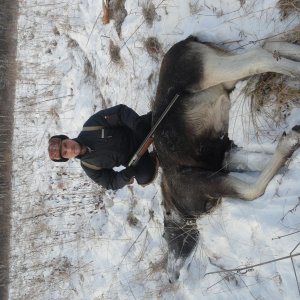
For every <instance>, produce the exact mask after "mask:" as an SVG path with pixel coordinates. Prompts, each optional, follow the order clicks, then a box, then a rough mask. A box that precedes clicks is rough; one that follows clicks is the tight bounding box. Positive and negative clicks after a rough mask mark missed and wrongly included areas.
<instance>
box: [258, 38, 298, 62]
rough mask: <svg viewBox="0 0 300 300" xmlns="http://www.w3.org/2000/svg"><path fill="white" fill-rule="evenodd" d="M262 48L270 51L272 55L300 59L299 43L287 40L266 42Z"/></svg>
mask: <svg viewBox="0 0 300 300" xmlns="http://www.w3.org/2000/svg"><path fill="white" fill-rule="evenodd" d="M263 48H264V49H266V50H267V51H269V52H271V53H272V54H273V56H274V57H276V58H277V59H281V57H285V58H289V59H292V60H295V61H300V47H299V45H295V44H291V43H287V42H275V41H274V42H272V41H270V42H266V43H265V44H264V46H263Z"/></svg>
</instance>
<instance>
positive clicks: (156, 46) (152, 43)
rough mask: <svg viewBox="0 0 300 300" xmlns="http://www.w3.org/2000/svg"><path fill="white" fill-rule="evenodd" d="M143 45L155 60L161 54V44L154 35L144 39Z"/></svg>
mask: <svg viewBox="0 0 300 300" xmlns="http://www.w3.org/2000/svg"><path fill="white" fill-rule="evenodd" d="M144 47H145V49H146V50H147V52H148V54H149V55H150V56H151V57H152V58H153V59H155V60H158V59H159V57H160V56H162V55H163V50H162V46H161V44H160V43H159V41H158V39H157V38H156V37H149V38H147V39H146V40H145V41H144Z"/></svg>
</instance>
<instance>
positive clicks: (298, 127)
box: [292, 125, 300, 133]
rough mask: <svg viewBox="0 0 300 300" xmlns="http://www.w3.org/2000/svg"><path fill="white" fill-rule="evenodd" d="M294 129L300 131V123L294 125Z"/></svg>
mask: <svg viewBox="0 0 300 300" xmlns="http://www.w3.org/2000/svg"><path fill="white" fill-rule="evenodd" d="M292 130H294V131H296V132H298V133H300V125H296V126H294V127H293V128H292Z"/></svg>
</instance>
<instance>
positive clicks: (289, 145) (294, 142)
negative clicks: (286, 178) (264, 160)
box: [222, 125, 300, 200]
mask: <svg viewBox="0 0 300 300" xmlns="http://www.w3.org/2000/svg"><path fill="white" fill-rule="evenodd" d="M299 143H300V126H299V125H298V126H295V127H294V128H293V129H292V131H291V132H290V133H288V134H287V135H286V134H285V133H284V134H283V135H282V137H281V139H280V141H279V144H278V146H277V148H276V151H275V153H274V155H273V157H272V159H271V161H270V162H269V163H268V165H267V167H266V168H265V169H264V170H263V172H262V173H261V175H260V176H259V178H258V179H257V181H256V182H255V183H254V184H248V183H246V182H244V181H242V180H239V179H237V178H234V177H233V176H230V175H229V176H227V177H226V178H225V179H223V180H222V185H226V184H227V185H228V186H230V188H231V190H230V191H229V190H228V192H229V193H228V195H224V196H229V197H239V198H241V199H243V200H254V199H256V198H257V197H259V196H261V195H262V194H263V193H264V192H265V189H266V187H267V185H268V183H269V182H270V181H271V179H272V178H273V177H274V176H275V175H276V173H277V172H278V170H279V169H280V168H281V167H282V166H283V165H284V163H285V162H286V161H287V159H288V158H289V157H291V155H292V154H293V152H294V151H295V150H296V149H297V148H298V147H299ZM225 194H226V193H225Z"/></svg>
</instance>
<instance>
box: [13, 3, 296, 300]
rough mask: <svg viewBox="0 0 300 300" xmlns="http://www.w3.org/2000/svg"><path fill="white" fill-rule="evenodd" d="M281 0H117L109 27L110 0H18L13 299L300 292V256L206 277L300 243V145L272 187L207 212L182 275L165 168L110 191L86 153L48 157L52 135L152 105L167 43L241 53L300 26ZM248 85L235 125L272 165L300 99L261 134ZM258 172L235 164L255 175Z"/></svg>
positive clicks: (243, 140)
mask: <svg viewBox="0 0 300 300" xmlns="http://www.w3.org/2000/svg"><path fill="white" fill-rule="evenodd" d="M124 2H125V4H124V7H123V8H122V5H120V3H121V4H122V3H124ZM276 2H277V1H276V0H247V1H243V0H239V1H238V0H218V1H215V0H188V1H184V0H181V1H180V0H177V1H175V0H152V1H151V0H150V1H146V0H144V1H142V0H138V1H136V0H126V1H120V0H115V1H114V2H112V6H114V9H115V10H116V11H117V12H118V13H115V15H116V16H115V19H116V21H114V20H111V22H110V23H109V24H107V25H103V24H102V22H101V12H102V1H100V0H73V1H70V0H64V1H58V0H55V1H54V0H52V1H50V0H20V17H19V26H18V42H19V46H18V63H19V80H18V83H17V99H16V105H15V134H14V145H13V151H14V167H13V169H14V175H13V191H14V196H13V220H12V242H11V243H12V251H11V274H10V275H11V285H10V299H18V300H19V299H51V300H54V299H84V300H85V299H86V300H92V299H93V300H96V299H244V300H246V299H273V300H277V299H278V300H281V299H297V298H299V297H300V295H299V291H298V287H297V280H296V276H295V275H296V274H297V276H298V277H300V258H299V257H295V258H294V259H293V261H294V266H295V272H294V270H293V265H292V262H291V259H285V260H281V261H277V262H273V263H269V264H266V265H263V266H259V267H255V268H253V269H251V270H249V271H248V272H241V273H235V274H234V273H231V274H228V273H226V274H225V273H220V274H211V275H209V274H208V275H206V276H205V274H206V273H208V272H213V271H219V270H222V268H225V269H232V268H237V267H239V266H247V265H253V264H259V263H262V262H265V261H270V260H274V259H277V258H280V257H284V256H287V255H289V254H290V253H291V252H292V251H293V250H294V252H293V253H300V247H299V248H296V249H294V248H295V247H296V246H297V245H298V242H299V235H300V232H298V231H299V230H300V224H299V208H298V206H299V204H300V185H299V178H300V153H299V151H298V152H296V153H295V155H294V156H293V158H292V159H291V161H290V163H289V165H288V168H285V169H284V170H283V171H282V172H281V173H280V174H279V175H277V176H276V177H275V178H274V179H273V180H272V182H271V183H270V184H269V186H268V188H267V190H266V193H265V194H264V195H263V196H262V197H260V198H259V199H257V200H256V201H254V202H244V201H240V200H234V199H224V201H223V203H222V204H221V206H220V207H219V208H217V209H216V210H215V211H214V212H213V213H212V214H210V215H207V216H205V217H203V218H201V219H199V220H198V227H199V229H200V234H201V237H200V242H199V245H198V247H197V248H196V250H195V252H194V254H193V256H192V257H191V258H190V259H189V261H188V262H187V264H186V266H185V267H184V269H183V270H182V272H181V277H180V279H179V281H178V283H175V284H169V282H168V278H167V275H166V272H165V262H166V249H167V248H166V244H165V242H164V240H163V238H162V232H163V217H162V208H161V193H160V188H159V182H160V178H159V177H160V176H158V178H157V179H156V181H155V182H154V183H153V184H151V185H149V186H147V187H145V188H142V187H140V186H138V185H136V184H134V185H132V186H129V187H125V188H123V189H122V190H119V191H117V192H111V191H105V190H103V189H102V188H101V187H99V186H97V185H95V184H93V183H92V182H91V181H90V180H89V179H88V178H87V177H86V176H85V175H84V174H83V172H82V170H81V168H80V166H79V163H78V162H77V161H76V160H72V161H69V162H68V163H65V164H55V163H53V162H51V161H49V159H48V157H47V142H48V138H49V137H50V136H51V135H53V134H57V133H64V134H68V135H69V136H70V137H76V135H77V134H78V133H79V131H80V129H81V127H82V124H83V122H84V121H85V120H86V119H87V118H88V117H89V116H90V115H92V114H93V113H94V112H96V111H98V110H100V109H102V108H105V107H109V106H112V105H116V104H119V103H125V104H127V105H128V106H130V107H132V108H133V109H135V110H136V111H137V112H138V113H141V114H142V113H146V112H147V111H149V109H150V104H151V101H152V100H153V97H154V95H155V89H156V84H157V79H158V72H159V66H160V62H161V59H162V56H163V53H165V52H166V51H167V50H168V49H169V47H170V46H171V45H173V44H174V43H175V42H177V41H179V40H181V39H183V38H185V37H187V36H188V35H190V34H195V35H197V36H199V37H200V38H201V39H202V40H204V41H210V42H214V43H218V44H222V45H223V46H224V47H226V48H227V49H229V50H234V51H241V50H242V48H243V47H244V48H250V47H255V46H257V45H260V44H261V43H262V42H263V40H264V39H265V38H267V37H270V36H275V35H277V34H279V33H282V32H287V31H288V30H290V29H292V28H293V27H294V26H295V25H298V24H299V13H298V15H297V14H295V15H293V16H291V17H289V18H287V19H285V20H281V17H280V14H279V10H278V8H277V7H276ZM125 11H126V13H127V15H126V13H125ZM122 15H123V16H126V17H125V18H124V22H123V23H122V24H121V23H120V20H121V19H122ZM120 26H121V27H120ZM149 38H156V39H157V40H155V39H149ZM151 41H152V44H150V45H152V47H146V45H147V44H149V42H151ZM155 41H158V43H155ZM118 49H119V52H118ZM147 49H148V51H147ZM149 49H150V50H149ZM243 85H244V83H240V84H239V85H238V87H237V89H236V90H235V91H234V92H233V93H232V100H233V103H234V105H233V108H232V112H231V116H232V118H231V123H230V129H231V133H230V134H231V137H232V138H233V139H234V141H235V142H236V143H237V144H238V145H239V146H244V147H245V149H247V150H250V151H252V152H251V154H249V156H248V161H249V164H250V165H255V164H256V165H260V162H261V161H263V160H265V158H266V156H267V154H266V153H269V154H270V153H272V152H273V151H274V148H275V145H276V143H277V137H278V136H279V135H280V133H282V131H283V130H284V129H286V128H289V127H291V126H292V125H293V124H295V123H298V124H299V123H300V115H299V110H293V111H292V113H291V116H290V117H289V118H288V119H287V120H286V121H285V122H283V123H281V124H280V126H278V125H277V126H275V124H274V125H272V124H270V126H271V127H270V128H268V129H267V130H262V131H261V132H256V131H255V130H254V129H253V128H252V126H251V119H250V118H249V114H250V113H249V108H248V105H247V103H248V100H249V99H242V98H241V95H240V92H241V89H242V87H243ZM237 99H241V101H242V102H241V101H236V100H237ZM245 100H246V101H245ZM241 103H242V104H241ZM264 129H265V127H264ZM258 140H259V142H258ZM257 159H259V160H257ZM257 175H258V174H257V173H254V174H253V173H246V174H236V176H243V177H245V178H248V179H249V180H253V179H254V178H256V177H257Z"/></svg>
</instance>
